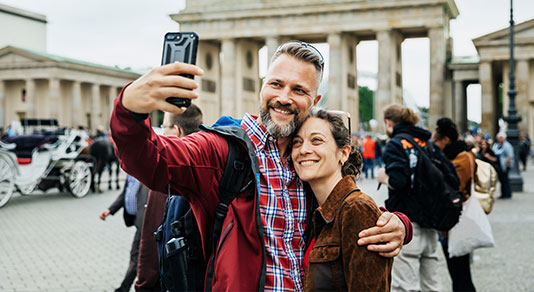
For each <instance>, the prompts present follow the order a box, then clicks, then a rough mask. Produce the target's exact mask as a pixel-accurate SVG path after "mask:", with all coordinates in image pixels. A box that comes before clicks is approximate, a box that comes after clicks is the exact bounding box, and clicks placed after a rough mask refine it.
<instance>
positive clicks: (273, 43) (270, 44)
mask: <svg viewBox="0 0 534 292" xmlns="http://www.w3.org/2000/svg"><path fill="white" fill-rule="evenodd" d="M265 45H266V46H267V65H269V64H270V63H271V58H272V57H273V55H274V53H275V52H276V49H278V46H280V39H279V38H278V36H268V37H266V38H265Z"/></svg>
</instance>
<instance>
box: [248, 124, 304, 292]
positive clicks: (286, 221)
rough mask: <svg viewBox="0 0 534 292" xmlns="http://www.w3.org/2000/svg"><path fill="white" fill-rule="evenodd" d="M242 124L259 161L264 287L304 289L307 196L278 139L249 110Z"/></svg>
mask: <svg viewBox="0 0 534 292" xmlns="http://www.w3.org/2000/svg"><path fill="white" fill-rule="evenodd" d="M241 126H242V127H243V128H244V129H245V131H246V132H247V134H248V136H249V138H250V141H252V144H253V145H254V146H255V149H256V155H257V157H258V161H259V165H260V173H261V178H260V212H261V219H262V223H263V227H264V236H265V238H264V240H265V248H266V255H267V259H266V265H267V271H266V280H265V291H302V290H303V286H302V281H301V277H302V276H303V275H304V271H303V269H302V261H303V258H304V252H305V250H304V249H305V241H304V238H303V235H304V229H305V227H306V196H305V194H304V188H303V185H302V182H301V181H300V179H299V178H298V177H297V175H296V173H295V170H294V168H293V164H292V163H291V162H290V161H289V158H288V159H287V160H286V163H285V164H283V163H282V160H281V157H280V151H279V150H278V146H277V144H276V139H275V138H274V137H272V136H271V135H269V133H267V130H266V129H265V127H263V126H262V125H260V124H259V123H258V122H257V120H256V118H255V117H253V116H251V115H249V114H246V115H245V117H244V118H243V120H242V122H241Z"/></svg>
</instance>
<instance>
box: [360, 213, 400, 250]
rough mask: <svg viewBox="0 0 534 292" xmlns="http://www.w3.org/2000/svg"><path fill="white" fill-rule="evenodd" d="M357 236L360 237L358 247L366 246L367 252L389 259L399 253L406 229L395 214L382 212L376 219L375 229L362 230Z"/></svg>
mask: <svg viewBox="0 0 534 292" xmlns="http://www.w3.org/2000/svg"><path fill="white" fill-rule="evenodd" d="M358 236H359V237H360V239H359V240H358V245H368V246H367V249H368V250H370V251H374V252H378V253H379V254H380V255H381V256H383V257H389V258H391V257H394V256H396V255H398V254H399V252H400V251H401V249H402V243H403V242H404V237H405V236H406V228H405V227H404V223H402V221H401V220H400V219H399V217H397V216H396V215H395V214H393V213H389V212H384V213H382V215H381V216H380V218H378V221H377V222H376V226H375V227H371V228H368V229H365V230H363V231H362V232H360V234H358Z"/></svg>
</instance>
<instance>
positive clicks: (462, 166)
mask: <svg viewBox="0 0 534 292" xmlns="http://www.w3.org/2000/svg"><path fill="white" fill-rule="evenodd" d="M454 128H456V127H454ZM468 147H469V146H468V145H467V143H466V142H465V141H463V140H457V141H455V142H453V143H451V144H449V145H447V146H445V148H444V149H443V153H444V154H445V156H447V158H448V159H449V160H451V162H452V164H453V165H454V167H456V173H457V174H458V178H459V179H460V187H459V191H460V192H461V193H462V202H465V201H467V199H469V197H470V196H471V184H472V183H474V174H475V169H476V162H475V153H473V152H472V151H469V150H468ZM448 237H449V236H448V232H441V240H440V241H441V247H442V248H443V254H444V255H445V259H446V260H447V269H448V271H449V275H450V276H451V280H452V291H454V292H456V291H462V292H463V291H465V292H471V291H476V290H475V285H474V284H473V280H472V279H471V265H470V258H471V253H468V254H466V255H463V256H459V257H450V256H449V245H448Z"/></svg>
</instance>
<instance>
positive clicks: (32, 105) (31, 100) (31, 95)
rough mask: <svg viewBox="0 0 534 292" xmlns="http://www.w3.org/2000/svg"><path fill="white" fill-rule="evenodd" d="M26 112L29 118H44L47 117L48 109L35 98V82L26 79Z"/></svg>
mask: <svg viewBox="0 0 534 292" xmlns="http://www.w3.org/2000/svg"><path fill="white" fill-rule="evenodd" d="M26 104H27V105H26V112H27V115H28V117H36V118H38V117H44V116H47V115H48V113H47V112H46V111H47V109H46V108H45V107H43V106H44V104H39V101H38V100H37V98H36V97H35V80H33V79H26Z"/></svg>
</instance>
